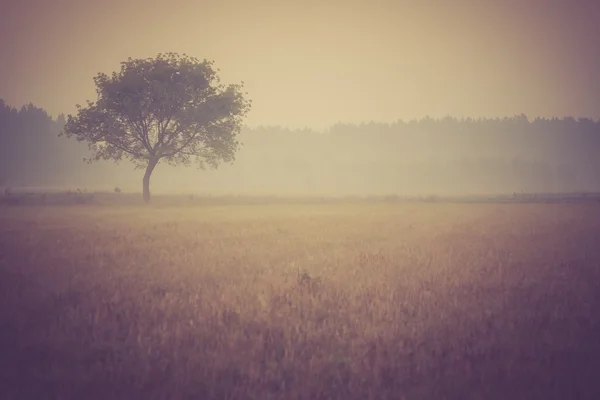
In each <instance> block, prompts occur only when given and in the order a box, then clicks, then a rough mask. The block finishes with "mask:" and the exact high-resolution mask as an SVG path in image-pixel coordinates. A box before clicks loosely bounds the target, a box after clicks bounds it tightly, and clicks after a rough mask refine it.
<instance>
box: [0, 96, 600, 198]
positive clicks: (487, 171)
mask: <svg viewBox="0 0 600 400" xmlns="http://www.w3.org/2000/svg"><path fill="white" fill-rule="evenodd" d="M63 126H64V116H62V115H59V116H58V117H57V118H56V119H53V118H52V117H51V116H49V115H48V113H46V112H45V111H44V110H43V109H41V108H37V107H35V106H34V105H32V104H29V105H27V106H24V107H22V108H20V109H16V108H14V107H11V106H9V105H7V104H6V103H5V102H4V101H2V100H1V99H0V185H11V186H18V185H22V186H52V185H62V186H64V185H71V184H74V183H75V182H76V184H81V183H84V184H86V185H88V186H94V185H98V184H102V185H107V186H108V185H112V186H113V187H114V186H120V185H123V182H124V181H127V182H128V183H129V182H131V183H133V182H135V183H136V186H137V184H138V181H139V179H140V178H139V171H133V169H132V166H131V165H128V164H127V163H125V164H123V165H122V166H119V167H115V166H114V165H112V164H110V163H99V164H97V165H92V166H88V165H86V164H84V163H83V161H82V158H83V157H87V156H88V154H87V147H86V145H85V144H83V143H77V142H75V141H73V140H68V139H66V138H64V137H59V136H58V134H59V132H60V131H61V129H62V127H63ZM240 141H241V142H242V143H243V146H242V147H241V148H240V150H239V152H238V154H237V157H236V162H235V163H234V164H233V165H232V166H229V165H224V166H222V167H220V168H219V169H218V170H217V171H203V172H202V171H201V172H198V171H197V170H196V169H194V168H187V169H186V168H177V169H173V168H166V166H164V167H162V168H161V169H159V170H157V175H156V177H155V180H154V182H155V187H156V190H157V191H160V190H161V188H167V189H177V187H174V186H173V185H178V186H179V187H182V188H183V187H185V188H186V190H194V188H195V187H197V188H198V191H207V192H210V191H211V190H225V191H228V192H236V193H265V192H268V193H272V194H276V193H298V194H311V193H314V194H400V195H402V194H421V195H425V194H476V193H486V194H489V193H512V192H521V191H525V192H578V191H599V190H600V157H599V154H600V121H594V120H591V119H585V118H578V119H575V118H562V119H558V118H553V119H541V118H537V119H534V120H529V119H528V118H527V117H526V116H525V115H519V116H514V117H510V118H498V119H456V118H443V119H432V118H423V119H420V120H415V121H409V122H402V121H398V122H396V123H392V124H388V123H375V122H371V123H366V124H359V125H355V124H342V123H340V124H336V125H334V126H332V127H331V128H330V129H328V130H327V131H325V132H317V131H313V130H310V129H304V130H290V129H287V128H282V127H258V128H252V129H245V130H244V131H243V132H242V134H241V137H240Z"/></svg>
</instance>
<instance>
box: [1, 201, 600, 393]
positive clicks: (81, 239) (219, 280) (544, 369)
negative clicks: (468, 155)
mask: <svg viewBox="0 0 600 400" xmlns="http://www.w3.org/2000/svg"><path fill="white" fill-rule="evenodd" d="M599 234H600V206H598V204H594V203H590V204H450V203H443V202H437V203H400V202H399V203H395V204H394V203H385V202H379V203H377V202H339V203H335V202H329V203H323V204H307V203H300V202H299V203H297V204H294V203H287V204H286V203H274V204H227V205H218V204H200V205H185V204H179V205H177V206H175V205H173V206H169V205H156V204H155V205H153V206H140V205H133V204H124V205H98V204H93V203H90V204H74V205H71V206H59V205H52V204H49V205H4V206H1V207H0V399H6V400H9V399H90V400H92V399H261V400H262V399H264V400H267V399H307V400H308V399H311V400H312V399H347V400H352V399H361V400H367V399H561V400H562V399H599V398H600V311H598V309H599V308H600V292H599V285H600V236H599Z"/></svg>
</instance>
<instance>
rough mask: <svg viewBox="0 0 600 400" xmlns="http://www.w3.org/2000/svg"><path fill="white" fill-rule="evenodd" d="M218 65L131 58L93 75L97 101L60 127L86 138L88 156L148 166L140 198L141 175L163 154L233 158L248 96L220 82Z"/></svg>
mask: <svg viewBox="0 0 600 400" xmlns="http://www.w3.org/2000/svg"><path fill="white" fill-rule="evenodd" d="M217 72H218V70H217V69H215V68H214V65H213V62H212V61H207V60H204V61H202V62H201V61H199V60H198V59H196V58H193V57H189V56H187V55H185V54H184V55H179V54H177V53H167V54H158V56H157V57H155V58H148V59H131V58H129V59H128V60H127V61H125V62H122V63H121V69H120V71H119V72H114V73H113V74H112V75H111V76H109V75H107V74H104V73H99V74H98V75H97V76H96V77H95V78H94V82H95V84H96V92H97V96H98V98H97V100H96V101H95V102H92V101H88V102H87V106H86V107H82V106H80V105H77V110H78V112H77V115H75V116H72V115H69V116H68V118H67V122H66V125H65V129H64V134H65V135H66V136H67V137H72V136H73V137H75V138H76V139H77V140H78V141H84V142H87V143H88V146H89V148H90V150H91V151H92V154H93V156H92V157H91V158H90V159H88V162H92V161H97V160H113V161H116V162H118V161H120V160H122V159H123V158H127V159H129V160H130V161H132V162H133V163H134V165H135V166H136V167H138V168H143V167H146V175H145V177H144V194H145V198H146V197H147V196H146V194H148V193H147V189H148V188H147V187H146V186H147V185H146V180H149V176H150V174H151V173H152V170H153V169H154V167H155V166H156V164H158V162H159V161H161V160H162V161H164V162H166V163H168V164H170V165H182V164H183V165H189V164H190V163H191V162H192V161H196V162H197V163H198V166H199V167H200V168H205V167H206V166H209V167H212V168H217V166H218V165H219V164H220V163H221V162H233V161H234V160H235V153H236V151H237V149H238V147H239V143H238V141H237V135H238V134H239V132H240V129H241V126H242V122H243V118H244V117H245V116H246V114H247V113H248V111H249V110H250V107H251V101H250V100H247V99H245V97H244V93H242V91H241V90H242V87H243V82H242V83H241V84H232V85H228V86H224V85H222V84H220V80H219V77H218V75H217ZM148 196H149V194H148ZM148 198H149V197H148ZM146 200H148V199H146Z"/></svg>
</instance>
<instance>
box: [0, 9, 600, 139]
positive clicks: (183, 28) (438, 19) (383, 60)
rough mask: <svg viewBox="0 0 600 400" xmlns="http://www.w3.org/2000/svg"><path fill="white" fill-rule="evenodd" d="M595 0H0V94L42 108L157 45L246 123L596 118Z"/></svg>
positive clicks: (599, 56) (68, 102) (599, 59)
mask: <svg viewBox="0 0 600 400" xmlns="http://www.w3.org/2000/svg"><path fill="white" fill-rule="evenodd" d="M599 38H600V1H594V0H588V1H583V0H578V1H576V0H564V1H553V0H547V1H543V0H531V1H528V0H502V1H491V0H490V1H486V0H472V1H460V0H458V1H450V0H448V1H425V0H424V1H400V0H398V1H380V0H369V1H360V2H359V1H351V0H350V1H348V0H321V1H312V0H305V1H285V0H280V1H263V0H239V1H234V0H230V1H227V0H220V1H218V0H215V1H202V0H196V1H191V0H190V1H186V0H169V1H165V0H160V1H155V0H119V1H117V0H102V1H100V0H98V1H92V0H0V97H1V98H4V99H5V100H7V101H8V102H9V103H10V104H13V105H16V106H20V105H21V104H23V103H27V102H29V101H32V102H34V103H35V104H36V105H38V106H40V107H43V108H45V109H47V110H48V111H49V112H50V113H51V114H53V115H56V114H58V113H59V112H66V113H70V112H73V111H74V109H75V108H74V106H75V104H77V103H80V104H84V103H85V101H86V100H88V99H89V100H95V99H96V97H95V91H94V85H93V81H92V78H93V77H94V76H95V75H96V74H97V73H98V72H106V73H110V72H112V71H114V70H118V69H119V63H120V62H121V61H123V60H126V59H127V57H134V58H136V57H144V58H145V57H153V56H155V55H156V54H157V53H159V52H170V51H174V52H180V53H187V54H189V55H192V56H195V57H197V58H200V59H204V58H207V59H211V60H214V61H215V63H216V66H217V67H218V68H220V69H221V77H222V79H223V81H224V83H237V82H239V81H242V80H243V81H245V82H246V90H247V91H248V92H249V95H250V97H251V98H252V99H253V110H252V112H251V114H250V115H249V117H248V119H247V122H248V124H249V125H252V126H254V125H258V124H280V125H287V126H290V127H304V126H308V127H313V128H318V129H322V128H324V127H326V126H328V125H330V124H333V123H335V122H337V121H344V122H361V121H369V120H376V121H394V120H397V119H398V118H402V119H411V118H420V117H423V116H425V115H430V116H433V117H441V116H445V115H453V116H457V117H461V116H473V117H477V116H512V115H514V114H520V113H525V114H527V115H528V116H530V117H535V116H559V117H561V116H566V115H574V116H587V117H592V118H599V117H600V45H599V44H598V39H599Z"/></svg>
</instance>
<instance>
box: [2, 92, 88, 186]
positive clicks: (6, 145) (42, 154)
mask: <svg viewBox="0 0 600 400" xmlns="http://www.w3.org/2000/svg"><path fill="white" fill-rule="evenodd" d="M63 125H64V116H62V115H60V116H59V117H58V118H57V119H56V120H54V119H52V117H50V116H49V115H48V113H47V112H46V111H44V110H43V109H41V108H38V107H35V106H34V105H33V104H28V105H26V106H23V107H21V108H20V109H16V108H14V107H11V106H9V105H8V104H6V103H5V102H4V101H3V100H2V99H0V185H2V184H17V185H18V184H21V185H44V184H53V183H58V182H59V181H60V180H61V179H62V178H65V177H66V176H67V175H68V174H69V173H70V172H71V171H72V169H73V168H75V167H76V163H75V162H74V156H75V154H74V150H75V149H76V147H75V146H73V145H72V143H71V142H70V141H66V140H64V139H62V138H59V137H58V134H59V132H60V130H61V129H62V127H63ZM69 170H71V171H69Z"/></svg>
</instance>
